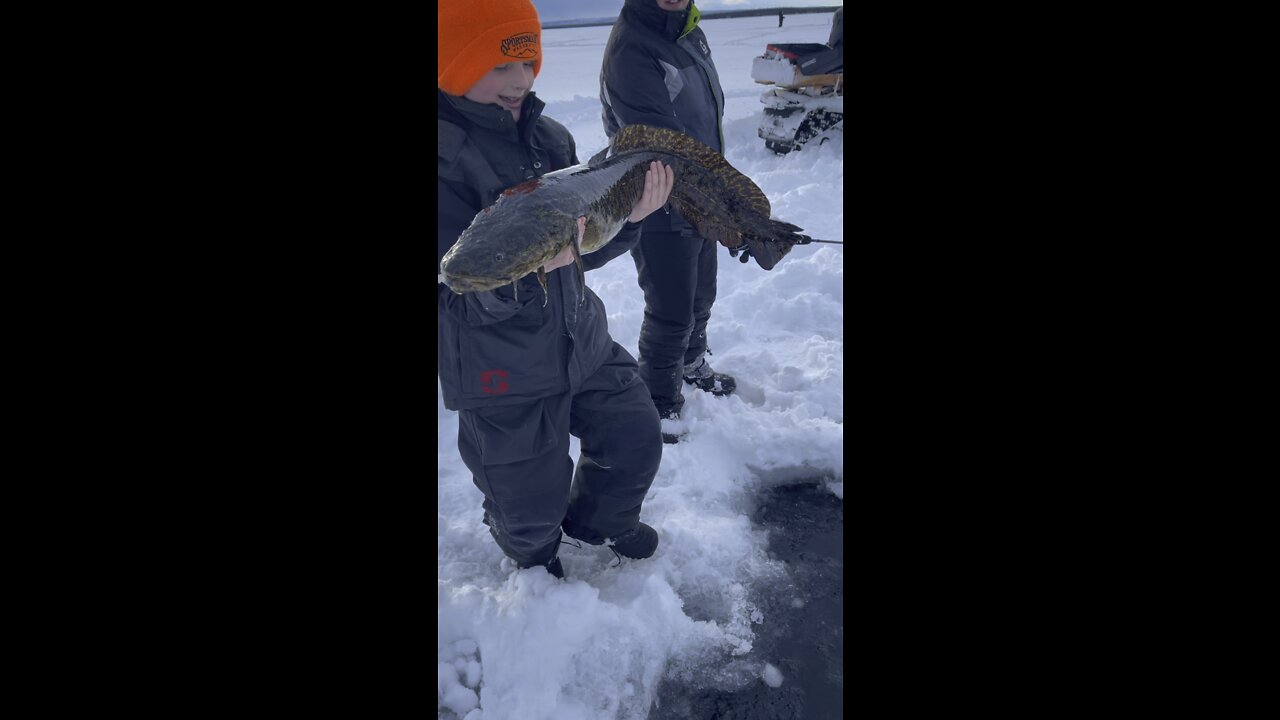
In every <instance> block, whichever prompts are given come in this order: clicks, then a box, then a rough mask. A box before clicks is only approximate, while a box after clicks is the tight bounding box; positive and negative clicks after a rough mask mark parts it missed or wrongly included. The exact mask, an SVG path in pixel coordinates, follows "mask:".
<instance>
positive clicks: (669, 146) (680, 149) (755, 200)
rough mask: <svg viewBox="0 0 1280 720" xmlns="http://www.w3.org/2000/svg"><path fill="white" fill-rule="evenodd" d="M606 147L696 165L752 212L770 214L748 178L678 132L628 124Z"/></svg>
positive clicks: (719, 157)
mask: <svg viewBox="0 0 1280 720" xmlns="http://www.w3.org/2000/svg"><path fill="white" fill-rule="evenodd" d="M610 147H612V148H613V154H614V155H620V154H622V153H624V152H627V151H628V150H658V151H660V152H666V153H671V154H672V155H679V156H680V157H682V158H685V159H687V160H690V161H692V162H696V163H698V164H699V165H701V166H702V167H704V168H707V169H708V170H710V171H711V172H712V173H714V174H715V176H716V177H718V178H719V179H720V181H721V182H722V183H724V187H725V188H726V189H728V190H731V191H733V193H734V194H735V195H737V196H738V197H739V198H740V199H741V200H743V201H744V202H745V204H747V205H748V206H750V207H751V209H752V210H755V211H756V212H757V213H759V214H760V215H762V216H764V217H769V215H770V214H771V211H770V208H769V198H767V197H765V194H764V192H763V191H762V190H760V188H759V187H757V186H756V184H755V183H754V182H751V178H749V177H747V176H746V175H743V174H742V173H740V172H738V171H737V170H736V169H735V168H734V167H733V166H732V165H730V164H729V163H728V161H726V160H725V159H724V157H722V156H721V155H720V153H718V152H716V151H715V150H712V149H711V148H709V147H707V146H706V145H703V144H702V143H701V142H698V141H697V140H696V139H694V138H692V137H690V136H688V135H686V134H684V133H682V132H680V131H679V130H670V129H668V128H657V127H650V126H648V125H628V126H626V127H624V128H622V129H621V130H619V131H618V132H617V133H615V134H614V136H613V142H612V143H611V145H610ZM593 160H594V158H593Z"/></svg>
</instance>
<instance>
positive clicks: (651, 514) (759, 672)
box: [436, 14, 846, 720]
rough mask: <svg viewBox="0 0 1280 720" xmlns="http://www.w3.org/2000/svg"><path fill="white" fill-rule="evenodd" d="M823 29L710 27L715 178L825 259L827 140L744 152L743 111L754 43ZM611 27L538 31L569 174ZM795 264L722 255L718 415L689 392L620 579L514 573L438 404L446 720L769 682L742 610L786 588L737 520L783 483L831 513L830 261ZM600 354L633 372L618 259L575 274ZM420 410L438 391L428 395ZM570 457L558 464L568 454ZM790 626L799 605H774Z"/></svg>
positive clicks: (833, 320) (831, 204) (541, 82)
mask: <svg viewBox="0 0 1280 720" xmlns="http://www.w3.org/2000/svg"><path fill="white" fill-rule="evenodd" d="M830 23H831V18H830V16H829V15H826V14H806V15H793V16H788V17H787V21H786V25H785V27H783V28H781V29H779V28H778V27H777V18H776V17H767V16H766V17H755V18H735V19H723V20H708V21H704V22H702V23H701V26H702V28H703V29H704V31H705V32H706V34H707V38H708V41H709V43H710V45H711V51H712V54H713V57H714V58H715V62H716V66H717V68H718V70H719V73H720V78H721V83H722V85H723V86H724V90H725V98H726V112H725V121H724V133H725V139H726V147H727V152H726V157H727V158H728V160H729V162H730V163H731V164H732V165H733V166H734V167H736V168H737V169H739V170H740V171H742V172H743V173H745V174H746V175H748V176H749V177H751V178H752V179H753V180H754V181H755V182H756V184H757V185H759V186H760V188H761V189H762V190H763V191H764V192H765V194H766V195H767V196H768V197H769V200H770V203H771V204H772V206H773V214H774V216H775V217H777V218H779V219H782V220H785V221H787V222H791V223H794V224H796V225H799V226H801V227H803V228H804V231H805V234H808V235H810V236H812V237H815V238H822V239H825V240H843V239H844V234H843V220H844V200H843V189H844V167H843V156H844V140H843V136H842V135H841V134H840V133H835V134H834V135H833V137H832V139H831V140H830V141H828V142H827V143H826V144H825V145H822V146H821V147H808V148H806V149H805V150H803V151H801V152H797V153H791V154H789V155H786V156H777V155H774V154H773V153H772V152H770V151H768V150H767V149H765V147H764V142H763V141H762V140H760V139H759V138H757V137H756V127H757V125H758V123H759V121H760V113H761V108H762V107H763V106H762V105H761V103H760V96H761V94H762V93H764V92H765V91H766V90H767V89H768V88H769V87H770V86H767V85H761V84H757V83H755V82H754V81H752V79H751V65H752V60H753V59H754V58H755V57H756V56H757V55H759V54H761V52H763V50H764V46H765V43H767V42H819V43H820V42H825V41H826V39H827V36H828V33H829V32H830V27H831V26H830ZM609 31H610V28H609V27H592V28H568V29H549V30H545V31H544V38H543V52H544V60H543V65H542V71H541V73H540V74H539V76H538V78H537V81H536V82H535V85H534V91H535V92H537V94H538V96H539V97H541V98H542V99H543V100H544V101H546V102H547V109H546V111H545V114H546V115H548V116H550V117H552V118H554V119H556V120H558V121H560V122H562V123H563V124H564V125H566V126H567V127H568V128H569V131H570V132H572V133H573V135H574V138H575V139H576V141H577V145H578V157H579V158H581V159H586V158H587V157H590V156H591V155H592V154H593V153H594V152H595V151H597V150H599V149H601V148H603V147H604V145H605V144H606V139H605V135H604V129H603V127H602V126H601V121H600V104H599V100H598V92H599V88H598V83H599V80H598V76H599V68H600V62H601V57H602V55H603V51H604V44H605V40H606V39H607V38H608V34H609ZM845 252H846V251H845V249H844V248H843V247H842V246H839V245H817V244H814V245H807V246H799V247H796V248H795V249H794V250H792V252H791V253H790V254H789V255H788V256H787V257H785V258H783V260H782V261H781V262H780V263H779V264H778V265H777V267H775V268H774V269H773V270H772V271H769V272H766V271H764V270H761V269H760V267H759V266H757V265H756V264H755V262H754V261H753V262H751V263H750V264H746V265H744V264H742V263H739V262H738V261H737V260H736V259H734V258H731V257H729V255H728V253H727V252H723V251H722V252H721V255H720V269H719V291H718V297H717V300H716V304H715V307H714V309H713V311H712V316H711V322H710V324H709V326H708V333H707V334H708V339H709V341H710V346H711V350H712V353H713V354H712V355H711V356H710V357H709V360H710V361H711V364H712V366H713V367H714V368H715V369H716V370H717V371H719V372H727V373H729V374H731V375H733V376H735V377H736V378H737V381H738V391H737V393H736V394H735V395H732V396H730V397H725V398H716V397H712V396H711V395H710V394H708V393H703V392H699V391H697V390H693V389H687V390H686V392H685V397H686V399H687V401H686V404H685V409H684V418H683V419H682V421H681V429H682V430H684V431H686V432H687V435H686V436H685V437H684V438H683V439H682V441H681V442H680V444H678V445H664V446H663V457H662V465H661V467H660V469H659V471H658V476H657V478H656V479H655V480H654V483H653V487H652V489H651V490H650V492H649V495H648V497H647V498H646V499H645V504H644V511H643V514H642V516H641V517H642V519H644V520H645V522H647V523H649V524H650V525H652V526H654V527H655V528H656V529H657V530H658V534H659V536H660V540H661V542H660V544H659V546H658V550H657V553H656V554H655V555H654V557H652V558H649V559H647V560H639V561H633V560H624V561H623V562H622V563H621V564H620V565H618V566H617V567H611V565H617V561H615V560H614V558H613V555H612V553H609V552H608V551H607V550H604V549H603V548H599V547H592V546H583V547H582V548H575V547H571V546H568V545H562V546H561V553H560V556H561V560H562V563H563V565H564V570H565V574H566V577H567V580H566V581H563V582H562V581H558V580H556V579H554V578H552V577H551V576H550V575H548V574H547V573H546V572H545V571H543V570H542V569H534V570H524V571H516V570H515V569H514V567H513V566H512V565H511V563H510V561H509V560H506V559H505V558H504V557H503V555H502V552H501V550H499V549H498V546H497V544H496V543H494V541H493V539H492V538H491V537H490V536H489V533H488V531H487V530H488V528H487V527H486V526H485V525H483V524H482V523H481V522H480V519H481V516H482V510H481V501H482V496H481V494H480V491H479V490H477V489H476V487H475V486H474V485H473V484H472V482H471V476H470V473H469V472H468V471H467V469H466V467H465V466H464V465H463V464H462V461H461V460H460V459H459V457H458V451H457V429H458V418H457V414H456V413H454V412H451V411H449V410H446V409H445V408H444V405H443V401H441V400H440V399H439V396H438V394H437V412H438V418H439V431H438V432H439V435H438V438H437V441H438V446H437V463H438V468H439V472H438V489H437V499H438V502H439V505H438V507H439V514H438V517H437V576H436V580H437V588H438V598H437V621H438V638H437V663H438V683H437V705H438V708H439V717H440V718H441V719H442V720H443V719H446V718H447V719H449V720H454V719H455V718H457V719H461V720H505V719H507V718H527V719H529V720H542V719H546V720H588V719H590V720H601V719H612V718H617V719H622V718H627V719H638V718H644V717H646V715H647V714H648V711H649V708H650V706H651V705H652V704H653V700H654V696H655V694H656V691H657V688H658V684H659V682H660V680H661V679H662V678H663V677H664V676H667V677H671V678H676V679H681V680H684V681H692V680H696V679H698V678H712V677H713V678H715V682H716V683H717V686H720V687H744V686H745V685H746V684H747V683H749V682H752V681H756V682H758V681H759V680H760V679H763V681H764V682H766V683H767V684H769V685H770V686H771V687H778V685H780V684H781V683H782V675H781V673H780V672H779V671H778V670H777V669H776V668H774V667H773V666H772V665H768V664H766V663H764V662H762V661H752V660H750V659H749V658H746V657H745V656H746V655H747V654H748V653H749V652H750V651H751V648H752V641H753V639H754V637H755V631H754V630H753V628H754V627H755V626H759V625H760V624H761V623H767V622H769V621H770V619H769V618H768V617H765V616H764V615H763V614H762V613H761V612H760V611H759V610H758V609H757V607H756V602H755V601H753V597H755V595H754V593H758V592H760V588H764V587H770V586H772V587H775V588H776V587H785V583H782V582H780V580H781V579H782V578H784V569H783V566H782V564H781V563H780V562H778V561H776V560H772V559H770V557H769V556H768V553H767V547H768V535H767V533H766V532H765V531H764V530H763V529H762V528H760V527H757V526H753V524H752V522H751V520H750V517H751V513H752V511H753V510H754V508H755V503H756V499H757V498H758V497H759V495H760V493H761V492H762V491H763V490H767V489H769V488H771V487H774V486H777V485H783V484H788V483H792V482H796V481H809V482H816V483H819V485H820V486H821V487H825V488H827V489H828V490H829V491H830V492H832V493H833V494H834V495H835V496H837V497H839V498H841V499H843V497H844V449H843V447H844V424H843V423H844V330H843V323H844V253H845ZM587 279H588V282H589V284H590V285H591V287H592V289H593V290H594V291H595V292H596V293H597V294H598V295H600V297H601V298H602V299H603V301H604V304H605V307H606V308H607V310H608V312H609V329H610V332H611V334H612V335H613V338H614V339H615V340H616V341H617V342H619V343H620V344H621V345H622V346H623V347H625V348H627V349H628V351H629V352H631V354H632V355H633V356H635V355H637V354H638V351H637V344H638V338H639V334H640V322H641V318H642V313H643V307H644V301H643V297H642V295H641V292H640V288H639V287H638V286H637V284H636V271H635V266H634V264H633V263H632V262H631V259H630V257H629V256H627V255H624V256H622V257H620V258H617V259H616V260H614V261H613V262H611V263H609V264H608V265H606V266H605V267H603V268H600V269H599V270H595V271H593V272H591V273H589V274H588V275H587ZM437 393H438V390H437ZM570 451H571V453H572V455H573V457H574V458H575V459H576V457H577V452H578V442H577V440H576V438H575V439H573V440H572V441H571V443H570ZM790 604H791V606H793V607H803V606H804V604H805V599H804V598H801V597H796V598H794V599H793V600H792V602H791V603H790Z"/></svg>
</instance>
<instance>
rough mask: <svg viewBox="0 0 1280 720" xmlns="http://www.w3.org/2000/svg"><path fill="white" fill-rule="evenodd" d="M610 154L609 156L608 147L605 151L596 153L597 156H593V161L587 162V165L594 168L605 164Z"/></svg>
mask: <svg viewBox="0 0 1280 720" xmlns="http://www.w3.org/2000/svg"><path fill="white" fill-rule="evenodd" d="M608 154H609V147H608V146H607V145H606V146H605V148H604V149H603V150H601V151H600V152H598V153H596V154H595V155H592V156H591V159H590V160H588V161H587V164H588V165H592V166H594V165H599V164H600V163H602V162H604V158H605V156H606V155H608Z"/></svg>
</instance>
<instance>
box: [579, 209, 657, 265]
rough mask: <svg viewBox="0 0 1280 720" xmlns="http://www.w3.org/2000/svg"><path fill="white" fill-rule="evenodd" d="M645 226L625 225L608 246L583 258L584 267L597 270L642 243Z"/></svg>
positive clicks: (642, 223)
mask: <svg viewBox="0 0 1280 720" xmlns="http://www.w3.org/2000/svg"><path fill="white" fill-rule="evenodd" d="M643 225H644V222H643V221H641V222H638V223H633V222H628V223H624V224H623V226H622V229H621V230H619V231H618V234H617V235H615V236H614V238H613V239H612V240H610V241H609V244H608V245H605V246H604V247H602V248H600V249H599V250H597V251H595V252H593V253H591V254H589V255H583V256H582V266H583V267H585V268H586V269H588V270H595V269H596V268H598V267H601V266H603V265H604V264H605V263H607V262H609V261H610V260H612V259H614V258H616V257H618V256H619V255H621V254H622V253H624V252H627V251H628V250H630V249H631V248H633V247H635V246H636V243H637V242H639V241H640V228H641V227H642V226H643Z"/></svg>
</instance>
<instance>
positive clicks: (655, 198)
mask: <svg viewBox="0 0 1280 720" xmlns="http://www.w3.org/2000/svg"><path fill="white" fill-rule="evenodd" d="M675 175H676V173H675V171H674V170H672V169H671V168H670V167H668V166H666V165H663V164H662V163H660V162H658V161H657V160H654V161H653V162H651V163H649V169H648V170H646V171H645V173H644V192H642V193H640V199H639V200H637V201H636V204H635V206H634V207H632V208H631V216H630V217H628V218H627V222H633V223H636V222H640V221H641V220H643V219H645V218H647V217H649V215H650V214H651V213H653V211H655V210H657V209H658V208H660V207H662V206H663V205H666V204H667V199H668V198H669V197H671V186H672V184H673V183H675Z"/></svg>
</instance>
